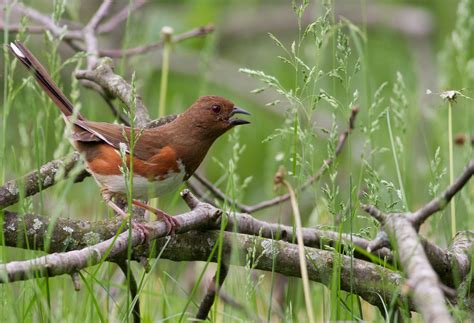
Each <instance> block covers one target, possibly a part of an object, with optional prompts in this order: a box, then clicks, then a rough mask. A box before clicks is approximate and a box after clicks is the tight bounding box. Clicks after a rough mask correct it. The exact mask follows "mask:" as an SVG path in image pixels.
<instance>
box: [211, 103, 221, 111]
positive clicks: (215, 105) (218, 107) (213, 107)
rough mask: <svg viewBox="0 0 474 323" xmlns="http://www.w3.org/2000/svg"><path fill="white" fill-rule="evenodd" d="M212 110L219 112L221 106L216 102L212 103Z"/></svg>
mask: <svg viewBox="0 0 474 323" xmlns="http://www.w3.org/2000/svg"><path fill="white" fill-rule="evenodd" d="M212 111H213V112H214V113H219V112H221V106H220V105H218V104H214V105H213V106H212Z"/></svg>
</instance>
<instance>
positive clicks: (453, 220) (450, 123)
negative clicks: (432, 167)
mask: <svg viewBox="0 0 474 323" xmlns="http://www.w3.org/2000/svg"><path fill="white" fill-rule="evenodd" d="M452 108H453V106H452V102H451V101H448V149H449V185H453V182H454V156H453V118H452ZM450 205H451V235H452V236H453V237H454V236H455V235H456V232H457V230H456V198H455V197H454V198H453V200H452V201H451V204H450Z"/></svg>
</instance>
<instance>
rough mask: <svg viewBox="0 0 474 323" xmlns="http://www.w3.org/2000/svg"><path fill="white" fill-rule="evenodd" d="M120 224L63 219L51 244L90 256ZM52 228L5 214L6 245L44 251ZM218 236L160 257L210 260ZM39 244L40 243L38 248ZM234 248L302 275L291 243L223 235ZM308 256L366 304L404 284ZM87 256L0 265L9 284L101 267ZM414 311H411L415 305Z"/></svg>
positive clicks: (339, 260)
mask: <svg viewBox="0 0 474 323" xmlns="http://www.w3.org/2000/svg"><path fill="white" fill-rule="evenodd" d="M211 210H214V209H213V208H210V209H208V210H207V211H205V210H204V209H203V208H202V207H197V208H196V209H195V210H193V211H191V212H188V213H185V214H182V215H179V216H176V218H177V219H178V220H179V221H180V224H181V229H180V232H183V231H185V230H184V229H193V228H194V229H197V228H203V227H206V225H205V224H204V223H207V224H211V225H212V223H213V221H214V218H213V217H212V214H213V213H212V214H209V212H210V211H211ZM211 212H213V211H211ZM203 217H205V220H203ZM199 219H200V220H201V221H199ZM206 221H208V222H206ZM40 223H41V224H40ZM119 225H120V224H119V223H118V222H116V221H110V222H95V223H94V222H87V221H78V220H72V219H59V220H58V221H57V222H56V225H55V226H54V228H53V229H52V232H51V239H50V240H51V241H54V243H52V244H51V248H50V252H60V251H67V250H74V251H71V252H72V253H73V254H74V255H79V256H82V255H83V253H88V252H90V251H91V250H92V249H96V248H97V247H98V246H99V245H101V244H108V245H110V242H107V243H106V242H105V241H107V239H110V238H111V237H113V236H114V234H115V232H116V230H117V228H118V227H119ZM214 225H215V224H214ZM48 226H49V218H46V217H38V216H35V215H27V216H25V217H24V219H21V218H20V217H19V216H18V215H17V214H16V213H11V212H5V217H4V228H5V229H4V231H5V245H6V246H13V247H15V246H18V243H19V239H21V237H26V238H27V239H28V242H29V245H30V247H31V248H34V249H39V250H42V249H43V248H44V241H45V238H46V236H45V232H46V230H47V227H48ZM71 230H72V231H71ZM150 230H151V231H152V232H153V236H156V235H157V233H158V232H160V233H164V231H166V226H165V225H164V224H163V223H162V222H157V223H152V224H151V225H150ZM162 230H163V231H162ZM122 235H128V233H127V232H125V233H122V234H121V235H119V237H121V236H122ZM218 236H219V232H218V231H209V232H202V231H193V232H188V233H185V234H177V235H175V236H173V237H171V241H170V242H169V243H168V244H167V247H166V249H165V250H164V252H163V254H162V258H166V259H171V260H174V261H206V260H207V258H208V257H209V255H210V254H211V252H212V249H213V247H214V245H215V243H216V242H217V241H218ZM166 239H168V238H164V239H158V240H157V242H158V246H157V248H158V250H160V249H161V248H162V247H163V246H164V245H165V244H166V243H167V240H166ZM104 240H105V241H104ZM35 241H36V242H37V243H36V244H35ZM99 241H104V242H100V243H99V244H97V245H94V246H93V247H87V246H88V245H89V244H96V243H97V242H99ZM233 242H235V244H233ZM125 244H126V241H125ZM20 245H21V244H20ZM116 245H117V242H116V243H115V245H114V248H113V250H112V253H113V254H114V255H115V259H113V260H114V261H117V260H118V259H120V258H121V259H126V254H125V253H119V252H117V248H116V247H115V246H116ZM231 246H232V248H235V250H236V251H240V252H239V254H240V257H238V259H232V260H233V261H234V262H233V264H235V265H239V266H245V265H246V252H247V250H249V249H250V250H253V249H254V248H255V250H256V254H255V259H254V262H253V265H252V266H253V267H252V268H254V269H260V270H266V271H271V270H272V268H274V269H275V270H276V272H278V273H281V274H283V275H286V276H294V277H299V276H300V271H299V260H298V251H297V248H296V246H295V245H293V244H291V243H287V242H283V241H274V240H271V239H265V238H259V237H255V236H248V235H244V234H233V233H225V234H224V246H223V247H224V252H226V251H227V250H229V248H230V247H231ZM84 247H85V248H84ZM81 248H84V249H81ZM77 249H80V250H77ZM150 249H151V245H147V243H146V242H145V243H144V244H142V245H140V246H139V247H137V248H135V253H134V259H139V258H140V257H141V256H150V252H149V250H150ZM155 250H156V249H155ZM99 251H100V250H99ZM64 255H68V256H67V257H66V258H67V259H68V266H67V267H64V266H63V267H62V270H60V267H57V264H58V263H62V262H63V261H64V257H65V256H64ZM306 255H307V257H308V259H310V260H309V261H308V274H309V278H310V279H311V280H313V281H316V282H321V283H323V284H326V285H328V286H330V285H331V282H332V280H331V277H332V275H333V273H334V268H333V266H334V265H336V264H337V265H338V266H340V272H341V274H340V278H341V281H340V283H341V289H342V290H346V291H350V290H352V291H353V292H354V293H356V294H358V295H360V296H361V297H363V298H364V299H365V300H367V301H368V302H370V303H372V304H374V305H376V306H379V307H381V306H382V300H381V299H380V297H379V295H380V296H381V297H382V298H383V301H384V302H386V303H390V302H392V301H393V299H392V297H394V295H396V293H394V292H393V291H394V290H397V289H399V288H400V285H401V284H402V277H401V276H400V275H399V274H398V273H395V272H392V271H390V270H388V269H386V268H383V267H381V266H378V265H375V264H371V263H369V262H366V261H362V260H357V259H352V260H351V258H350V257H347V256H342V255H335V253H334V252H333V251H323V250H318V249H314V248H306ZM89 256H90V258H89V261H90V262H83V260H81V259H82V258H81V257H74V258H71V257H70V253H62V254H52V255H49V256H45V257H42V258H38V259H36V260H29V261H24V262H14V263H10V264H7V265H3V266H2V267H0V268H1V269H0V272H1V274H0V279H1V280H2V281H3V282H5V281H6V278H8V280H19V279H27V278H35V277H37V276H36V274H38V275H40V276H41V275H45V274H48V276H54V275H62V274H65V273H69V272H73V271H77V270H78V269H80V268H81V265H82V266H90V265H93V264H94V263H97V261H98V260H99V259H100V258H101V256H103V254H98V253H95V252H93V253H89ZM111 258H112V256H111V255H109V257H108V258H107V259H111ZM257 259H258V261H257ZM273 259H274V260H275V262H276V263H275V266H272V261H273ZM212 261H213V262H215V261H217V259H212ZM33 269H34V270H35V275H34V276H30V274H32V270H33ZM36 270H37V271H36ZM17 275H19V276H17ZM351 277H352V278H351ZM351 279H352V281H351ZM411 308H412V309H413V306H411Z"/></svg>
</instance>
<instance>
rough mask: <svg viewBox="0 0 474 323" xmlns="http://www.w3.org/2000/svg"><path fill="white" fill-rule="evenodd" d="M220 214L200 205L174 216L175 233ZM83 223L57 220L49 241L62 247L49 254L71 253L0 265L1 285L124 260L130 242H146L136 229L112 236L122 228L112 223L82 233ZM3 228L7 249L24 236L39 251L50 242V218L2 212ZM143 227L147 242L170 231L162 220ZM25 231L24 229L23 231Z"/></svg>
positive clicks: (134, 244)
mask: <svg viewBox="0 0 474 323" xmlns="http://www.w3.org/2000/svg"><path fill="white" fill-rule="evenodd" d="M219 215H220V213H219V211H218V210H217V209H215V208H214V207H212V206H210V205H208V204H204V203H199V204H198V205H197V207H196V208H195V209H193V210H192V211H190V212H187V213H183V214H181V215H177V216H176V217H175V219H176V220H177V221H178V223H179V228H178V229H177V230H176V233H184V232H187V231H189V230H196V229H203V228H205V227H206V226H209V225H210V224H211V223H212V222H215V220H216V217H218V216H219ZM64 223H68V224H69V225H65V224H64ZM86 223H87V222H83V221H72V220H71V221H67V220H64V219H63V220H59V221H58V222H57V223H56V225H55V226H54V228H55V230H54V231H53V234H52V237H51V241H62V243H63V244H61V243H59V245H58V244H51V247H50V249H49V252H55V251H56V252H57V251H66V250H71V251H68V252H63V253H53V254H50V255H47V256H44V257H40V258H36V259H32V260H26V261H14V262H10V263H7V264H4V265H0V283H6V282H11V281H18V280H26V279H30V278H36V277H45V276H47V277H52V276H58V275H64V274H71V273H73V272H77V271H79V270H81V269H83V268H86V267H89V266H93V265H96V264H98V263H100V262H101V261H104V260H111V259H112V260H113V259H126V258H127V257H126V253H125V252H126V250H127V246H128V243H129V241H130V244H131V245H132V247H137V246H138V245H141V244H144V243H145V237H144V236H143V234H142V232H141V231H139V230H135V229H133V230H131V236H129V230H126V231H124V232H122V233H120V234H118V235H117V236H115V233H116V232H117V231H118V230H119V229H120V228H121V227H122V226H121V223H119V222H116V221H114V222H109V223H107V225H102V226H101V225H99V231H95V230H85V227H86V228H87V227H88V228H89V229H90V226H91V225H90V223H89V225H87V224H86ZM4 225H6V227H5V228H6V229H5V231H7V232H5V243H6V245H7V246H8V245H9V246H17V245H18V239H20V238H21V237H22V236H23V235H26V236H27V238H28V240H30V239H31V241H28V244H27V245H29V246H34V248H37V249H40V250H41V249H43V248H44V240H45V239H50V237H47V236H46V234H47V233H46V231H47V228H48V226H49V219H47V218H43V217H38V216H33V215H28V216H25V218H24V219H22V218H20V217H18V215H17V214H15V213H11V212H5V223H4ZM145 226H146V227H147V229H148V232H149V233H148V238H149V239H150V240H152V239H156V238H159V237H164V236H166V235H167V234H168V231H169V229H168V227H167V225H166V223H165V222H162V221H156V222H152V223H147V224H145ZM96 227H97V224H96ZM25 228H27V231H26V232H25ZM31 230H33V231H31ZM105 239H106V240H105ZM104 240H105V241H104ZM100 241H101V242H100ZM36 242H37V243H36ZM87 245H90V246H87ZM79 247H82V249H79ZM116 261H117V260H116Z"/></svg>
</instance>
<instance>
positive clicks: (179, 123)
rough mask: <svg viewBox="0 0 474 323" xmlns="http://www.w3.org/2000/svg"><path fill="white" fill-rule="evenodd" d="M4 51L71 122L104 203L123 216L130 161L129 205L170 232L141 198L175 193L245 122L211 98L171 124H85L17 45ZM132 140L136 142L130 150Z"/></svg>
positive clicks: (161, 214) (226, 102) (171, 224)
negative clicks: (217, 145) (224, 137)
mask: <svg viewBox="0 0 474 323" xmlns="http://www.w3.org/2000/svg"><path fill="white" fill-rule="evenodd" d="M8 47H9V49H10V51H11V52H12V53H13V55H14V56H15V57H16V58H17V59H18V60H19V61H20V62H21V63H22V64H23V65H24V66H26V68H27V69H28V70H29V71H30V72H31V73H32V74H33V76H34V78H35V80H36V81H37V82H38V84H39V86H40V87H41V88H42V89H43V90H44V91H45V92H46V94H47V95H48V96H49V97H50V98H51V99H52V101H53V102H54V103H55V105H56V106H57V107H58V108H59V110H60V111H61V113H62V116H63V118H64V120H65V122H66V123H69V124H71V137H70V140H71V142H72V144H73V146H74V148H75V149H76V150H77V151H78V152H79V153H80V154H81V155H82V156H83V159H84V161H85V166H86V170H87V172H89V173H90V174H91V175H92V177H93V178H94V179H95V181H96V182H97V184H98V185H99V187H100V191H101V194H102V197H103V199H104V201H105V203H106V204H107V205H108V206H109V207H110V208H112V209H113V210H114V211H115V212H116V213H117V215H119V216H120V217H123V218H128V217H127V214H126V213H125V212H124V210H122V209H121V208H120V207H119V206H118V205H117V204H116V202H115V201H114V199H115V198H117V197H122V198H123V197H125V196H126V194H127V191H128V188H127V183H126V178H125V176H124V174H123V168H122V167H123V166H124V164H126V165H127V167H128V168H130V164H131V161H133V163H132V165H133V175H131V176H133V182H132V183H133V184H132V199H133V202H132V203H133V205H136V206H138V207H141V208H144V209H146V210H148V211H151V212H153V213H155V214H156V215H157V216H158V217H160V218H161V219H162V220H164V221H165V222H166V224H167V225H168V228H169V233H172V232H174V230H175V229H176V228H177V227H178V226H179V224H178V223H177V221H176V220H175V219H174V218H173V217H172V216H170V215H168V214H167V213H165V212H163V211H161V210H159V209H155V208H153V207H151V206H149V205H147V204H146V203H144V202H142V201H140V200H145V199H148V198H153V197H160V196H162V195H165V194H166V193H169V192H173V191H175V190H176V189H177V188H178V187H179V186H180V185H181V184H182V183H183V182H185V181H187V180H188V179H189V178H190V177H191V176H192V175H193V173H194V172H195V171H196V169H197V168H198V167H199V165H200V164H201V162H202V161H203V159H204V157H205V156H206V154H207V152H208V150H209V148H210V147H211V145H212V144H213V143H214V141H215V140H216V139H217V138H219V137H220V136H221V135H223V134H224V133H225V132H227V131H228V130H230V129H232V128H234V127H235V126H238V125H244V124H249V123H250V122H249V121H247V120H244V119H240V118H237V117H236V116H235V115H237V114H244V115H250V113H249V112H248V111H246V110H244V109H242V108H240V107H238V106H236V105H235V104H234V103H233V102H231V101H230V100H228V99H226V98H224V97H221V96H213V95H210V96H202V97H199V98H198V99H197V100H196V101H195V102H194V103H193V104H192V105H191V106H190V107H189V108H188V109H187V110H186V111H184V112H183V113H181V114H179V115H178V116H177V117H176V118H175V119H174V120H172V121H171V122H168V123H166V124H164V125H161V126H159V127H156V128H149V129H148V128H145V129H139V128H137V129H135V128H134V129H133V131H132V129H131V128H130V127H128V126H125V125H121V124H113V123H107V122H95V121H89V120H87V119H86V118H85V117H84V116H83V115H82V114H81V113H80V112H78V111H77V110H75V109H74V107H73V105H72V103H71V102H70V101H69V99H68V98H67V97H66V95H65V94H64V93H63V92H62V91H61V89H60V88H59V87H58V86H57V84H56V83H55V82H54V81H53V79H52V78H51V76H50V75H49V73H48V72H47V71H46V69H45V68H44V67H43V66H42V65H41V63H40V62H39V61H38V59H36V57H35V56H34V55H33V54H32V53H31V52H30V51H29V50H28V49H27V48H26V47H25V46H24V45H23V44H22V43H21V42H20V41H15V42H11V43H10V44H9V46H8ZM132 133H133V134H134V135H133V138H131V137H132ZM132 139H133V140H134V142H135V144H133V145H131V146H132V147H133V150H132V151H130V144H129V143H130V142H132ZM124 161H125V163H124Z"/></svg>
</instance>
